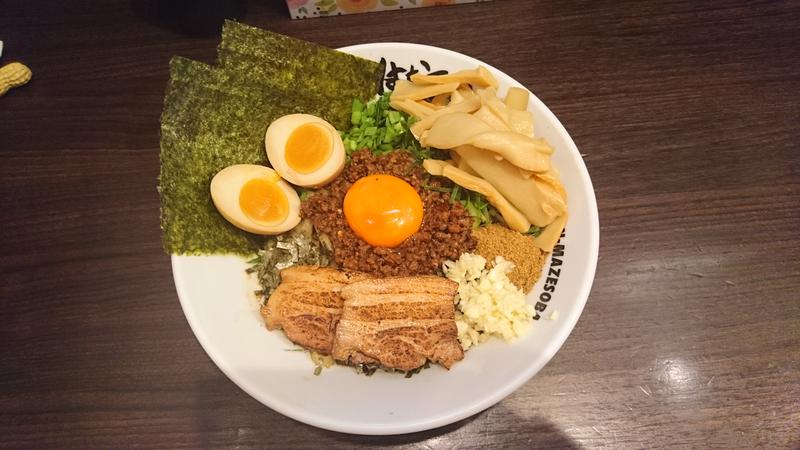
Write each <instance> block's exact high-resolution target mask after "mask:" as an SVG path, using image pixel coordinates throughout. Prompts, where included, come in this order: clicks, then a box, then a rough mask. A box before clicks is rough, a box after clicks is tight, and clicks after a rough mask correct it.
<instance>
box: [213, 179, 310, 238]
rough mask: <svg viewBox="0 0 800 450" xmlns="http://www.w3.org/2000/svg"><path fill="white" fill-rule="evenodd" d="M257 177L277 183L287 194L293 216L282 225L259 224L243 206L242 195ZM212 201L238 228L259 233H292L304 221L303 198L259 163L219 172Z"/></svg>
mask: <svg viewBox="0 0 800 450" xmlns="http://www.w3.org/2000/svg"><path fill="white" fill-rule="evenodd" d="M254 178H267V179H270V180H274V181H275V183H276V184H277V185H278V187H279V188H280V189H281V191H282V192H283V193H284V195H286V199H287V200H288V203H289V214H288V215H287V216H286V218H285V219H283V221H281V222H277V223H262V222H256V221H254V220H252V219H250V218H249V217H247V214H245V213H244V211H242V209H241V207H240V206H239V193H240V192H241V190H242V187H243V186H244V185H245V183H247V182H248V181H250V180H252V179H254ZM211 200H213V202H214V206H216V207H217V211H219V213H220V214H222V217H224V218H225V219H226V220H227V221H228V222H230V223H232V224H233V225H234V226H236V227H237V228H240V229H242V230H245V231H249V232H250V233H255V234H279V233H283V232H285V231H289V230H291V229H292V228H294V227H295V226H296V225H297V224H298V223H299V222H300V197H298V196H297V192H295V190H294V189H293V188H292V187H291V186H290V185H289V184H288V183H287V182H285V181H283V180H281V179H280V176H279V175H278V174H277V173H276V172H275V171H274V170H272V169H270V168H268V167H264V166H259V165H255V164H237V165H233V166H229V167H226V168H224V169H222V170H221V171H219V173H217V174H216V175H214V178H212V179H211Z"/></svg>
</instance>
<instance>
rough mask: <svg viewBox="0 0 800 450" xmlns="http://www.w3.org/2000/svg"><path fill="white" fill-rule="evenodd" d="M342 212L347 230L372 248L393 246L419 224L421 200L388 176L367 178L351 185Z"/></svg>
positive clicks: (412, 190)
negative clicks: (348, 227) (350, 230)
mask: <svg viewBox="0 0 800 450" xmlns="http://www.w3.org/2000/svg"><path fill="white" fill-rule="evenodd" d="M343 210H344V217H345V220H347V224H348V225H350V229H352V230H353V232H354V233H355V234H356V235H357V236H358V237H360V238H361V239H363V240H364V241H366V242H367V243H368V244H371V245H374V246H376V247H397V246H398V245H400V244H402V243H403V241H405V240H406V239H408V238H409V237H410V236H411V235H412V234H414V233H416V232H417V230H419V227H420V226H421V225H422V213H423V208H422V199H421V198H420V197H419V194H417V191H416V190H415V189H414V188H413V187H412V186H411V185H410V184H408V183H407V182H405V181H404V180H402V179H400V178H397V177H395V176H392V175H369V176H366V177H363V178H361V179H359V180H358V181H356V182H355V183H353V185H352V186H350V189H348V190H347V193H346V194H345V196H344V208H343Z"/></svg>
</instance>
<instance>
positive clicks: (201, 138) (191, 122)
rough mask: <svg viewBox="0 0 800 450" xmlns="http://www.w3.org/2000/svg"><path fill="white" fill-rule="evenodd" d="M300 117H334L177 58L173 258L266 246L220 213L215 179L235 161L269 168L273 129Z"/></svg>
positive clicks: (170, 146) (165, 192)
mask: <svg viewBox="0 0 800 450" xmlns="http://www.w3.org/2000/svg"><path fill="white" fill-rule="evenodd" d="M300 112H302V113H308V114H314V115H317V116H320V117H324V118H326V119H327V120H334V119H335V118H334V117H332V116H330V111H329V110H328V108H327V107H326V105H324V104H321V103H320V102H319V99H317V98H311V97H309V96H304V95H297V94H293V95H288V94H287V93H286V92H284V91H281V90H277V89H275V88H273V87H271V86H268V85H266V84H262V83H258V82H255V81H254V80H243V79H242V78H241V77H240V76H239V75H238V74H236V73H232V72H229V71H227V70H223V69H220V68H215V67H211V66H208V65H206V64H203V63H200V62H196V61H191V60H188V59H185V58H181V57H175V58H173V59H172V61H170V82H169V84H168V86H167V93H166V96H165V100H164V112H163V114H162V117H161V173H160V177H159V192H160V195H161V223H162V228H163V231H164V233H163V238H164V249H165V251H166V252H167V253H174V254H190V255H192V254H193V255H198V254H238V255H252V254H254V253H255V252H256V251H257V250H258V249H260V248H261V247H262V246H263V238H262V237H261V236H257V235H253V234H250V233H247V232H245V231H242V230H240V229H238V228H236V227H234V226H233V225H231V224H230V223H228V222H227V221H226V220H225V219H224V218H223V217H222V216H221V215H220V214H219V212H217V210H216V208H215V207H214V204H213V202H212V201H211V196H210V194H209V186H210V183H211V178H213V176H214V175H215V174H216V173H217V172H219V171H220V170H222V169H223V168H225V167H227V166H229V165H232V164H263V165H268V161H267V158H266V152H265V150H264V133H265V132H266V129H267V126H268V125H269V124H270V123H271V122H272V121H273V120H275V119H277V118H278V117H280V116H283V115H285V114H292V113H300ZM348 114H349V113H348Z"/></svg>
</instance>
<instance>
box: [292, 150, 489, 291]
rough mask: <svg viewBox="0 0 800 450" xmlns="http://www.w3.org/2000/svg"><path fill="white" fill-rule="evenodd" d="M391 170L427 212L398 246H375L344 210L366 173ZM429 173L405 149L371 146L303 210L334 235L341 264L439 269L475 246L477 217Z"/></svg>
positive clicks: (371, 269) (401, 270)
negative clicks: (377, 150)
mask: <svg viewBox="0 0 800 450" xmlns="http://www.w3.org/2000/svg"><path fill="white" fill-rule="evenodd" d="M375 174H389V175H394V176H396V177H398V178H402V179H403V180H405V181H407V182H408V183H409V184H410V185H411V186H413V187H414V189H416V190H417V193H419V196H420V198H422V203H423V207H424V213H423V214H424V215H423V219H422V226H421V227H420V229H419V231H417V232H416V233H415V234H413V235H412V236H411V237H409V238H408V239H407V240H406V241H405V242H403V243H402V244H400V245H399V246H397V247H395V248H381V247H373V246H371V245H369V244H367V243H366V242H364V241H362V240H361V239H360V238H359V237H358V236H356V235H355V233H353V230H351V229H350V227H349V226H348V225H347V221H346V220H345V218H344V213H343V212H342V204H343V202H344V196H345V194H346V193H347V190H348V189H349V188H350V186H351V185H352V184H353V183H355V182H356V181H357V180H359V179H360V178H362V177H365V176H368V175H375ZM443 183H444V181H442V180H439V179H435V178H432V177H429V176H428V175H427V173H425V171H424V170H423V169H422V168H421V167H419V166H418V165H417V164H416V163H415V162H414V158H413V157H412V156H411V155H410V154H408V153H407V152H404V151H395V152H391V153H388V154H386V155H381V156H376V155H373V154H372V153H371V152H370V151H369V150H366V149H364V150H359V151H357V152H355V153H353V155H352V158H351V160H350V164H349V165H348V166H347V167H345V169H344V171H342V174H341V175H340V176H339V177H338V178H336V180H334V182H333V183H331V184H329V185H328V186H326V187H325V188H323V189H320V190H318V191H317V192H315V193H314V194H313V195H312V196H311V197H310V198H309V199H308V200H306V201H304V202H303V206H302V208H301V213H300V215H301V216H302V217H305V218H308V219H310V220H311V222H312V223H313V224H314V227H315V228H316V229H317V231H318V232H320V233H324V234H326V235H328V237H329V238H330V240H331V243H332V244H333V257H334V260H335V261H336V264H337V265H338V266H339V267H343V268H346V269H351V270H359V271H363V272H367V273H370V274H373V275H376V276H405V275H422V274H436V273H438V272H439V270H440V268H441V265H442V262H443V261H444V260H446V259H451V260H456V259H458V257H459V256H460V255H461V254H462V253H464V252H468V251H472V250H473V249H474V248H475V239H474V238H473V237H472V234H471V229H472V218H471V217H470V216H469V213H468V212H467V211H466V209H464V207H463V206H462V205H461V204H460V203H451V202H450V196H449V195H448V194H446V193H442V192H436V191H434V190H429V189H425V188H423V187H422V186H423V184H425V185H427V186H433V187H441V186H443Z"/></svg>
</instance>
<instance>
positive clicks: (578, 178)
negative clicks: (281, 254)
mask: <svg viewBox="0 0 800 450" xmlns="http://www.w3.org/2000/svg"><path fill="white" fill-rule="evenodd" d="M341 50H343V51H345V52H349V53H352V54H355V55H358V56H362V57H365V58H370V59H374V60H376V61H377V60H380V58H385V59H386V61H387V62H388V64H387V66H388V67H387V72H389V71H391V69H392V67H393V66H392V64H391V63H394V64H395V66H394V67H399V68H403V69H406V70H409V69H411V66H412V65H413V67H414V68H415V69H417V70H420V71H422V72H426V71H428V69H427V68H426V67H425V66H426V65H427V66H429V68H430V69H429V70H430V71H435V70H439V69H446V70H448V71H451V72H452V71H456V70H460V69H470V68H474V67H475V66H476V65H478V64H483V65H484V66H486V67H487V68H488V69H489V70H491V71H492V73H494V75H495V76H496V77H497V79H498V80H499V81H500V90H499V91H500V94H501V95H503V94H504V93H505V91H506V90H507V89H508V87H509V86H520V87H522V85H520V84H519V83H517V82H516V81H514V80H513V79H511V78H510V77H509V76H507V75H506V74H504V73H503V72H501V71H499V70H497V69H495V68H493V67H491V66H489V65H488V64H485V63H483V62H481V61H478V60H476V59H474V58H470V57H468V56H465V55H462V54H459V53H455V52H452V51H448V50H444V49H440V48H436V47H429V46H423V45H416V44H403V43H379V44H364V45H356V46H352V47H346V48H343V49H341ZM395 73H397V74H399V75H400V76H401V77H403V78H404V77H405V75H406V73H407V72H400V71H395ZM528 107H529V109H530V110H531V111H532V112H533V114H534V120H535V124H536V129H535V131H536V134H537V135H538V136H541V137H544V138H546V139H547V140H548V142H550V144H551V145H552V146H553V147H554V148H555V153H554V155H553V159H552V160H553V163H554V164H555V166H556V167H557V168H558V169H559V170H560V171H561V178H562V182H563V184H564V186H565V187H566V189H567V192H568V197H569V198H568V202H569V205H568V206H569V211H570V217H569V221H568V223H567V226H566V230H565V236H564V237H563V238H562V239H561V242H560V244H561V245H563V249H562V250H561V251H563V255H560V256H558V257H556V258H555V259H554V260H548V262H547V265H546V267H545V273H544V274H543V275H542V278H541V279H540V280H539V283H538V284H537V285H536V286H535V287H534V289H533V291H532V292H531V293H530V294H529V296H528V300H529V302H530V303H532V304H536V303H537V302H540V303H539V305H540V306H539V307H540V308H543V309H544V310H543V311H542V312H541V313H540V315H541V316H542V317H541V319H539V320H538V321H536V322H535V323H534V326H533V327H532V329H531V331H530V332H529V333H528V334H527V335H526V336H525V337H524V338H522V339H520V340H519V341H517V342H515V343H513V344H507V343H505V342H502V341H500V340H493V341H490V342H487V343H485V344H482V345H479V346H478V347H475V348H473V349H471V350H469V351H468V352H467V353H466V355H465V358H464V360H463V361H461V362H459V363H457V364H456V365H455V366H454V367H453V368H452V369H451V370H450V371H447V370H445V369H443V368H441V367H438V366H435V367H432V368H430V369H427V370H423V371H422V372H421V373H419V374H417V375H414V376H413V377H411V378H404V377H403V376H402V375H398V374H389V373H384V372H380V371H379V372H376V373H375V374H374V375H373V376H371V377H366V376H364V375H358V374H356V372H355V371H354V370H353V369H351V368H348V367H343V366H335V367H332V368H330V369H325V370H324V371H323V372H322V374H321V375H320V376H314V374H313V369H314V367H313V364H312V363H311V361H310V359H309V357H308V355H307V354H306V353H304V352H297V351H287V350H289V349H292V348H294V346H293V344H292V343H291V342H289V341H288V340H287V339H286V338H285V337H284V335H283V334H282V333H281V332H269V331H267V330H266V328H265V326H264V324H263V321H262V319H261V317H260V315H259V314H258V307H259V305H258V302H257V300H256V298H255V297H254V296H253V295H252V292H251V291H252V290H253V289H254V288H255V286H254V285H253V281H252V280H249V279H248V277H247V276H246V275H245V272H244V270H245V267H246V264H245V262H244V261H243V260H242V259H239V258H236V257H226V256H210V257H186V256H173V257H172V270H173V273H174V277H175V285H176V288H177V291H178V296H179V298H180V301H181V306H182V307H183V311H184V313H185V314H186V318H187V320H188V321H189V324H190V325H191V327H192V330H193V331H194V334H195V336H197V339H198V341H200V344H201V345H202V346H203V348H204V349H205V351H206V352H207V353H208V355H209V356H210V357H211V359H212V360H213V361H214V362H215V363H216V364H217V366H218V367H219V368H220V369H221V370H222V372H224V373H225V375H227V376H228V377H229V378H230V379H231V380H233V382H234V383H236V384H237V385H238V386H239V387H241V388H242V389H243V390H244V391H245V392H247V393H248V394H250V395H251V396H253V397H254V398H255V399H257V400H258V401H260V402H262V403H263V404H264V405H266V406H268V407H270V408H272V409H274V410H275V411H278V412H280V413H281V414H284V415H286V416H289V417H292V418H294V419H296V420H299V421H301V422H305V423H307V424H310V425H314V426H317V427H321V428H326V429H329V430H334V431H341V432H345V433H358V434H399V433H410V432H415V431H421V430H426V429H431V428H435V427H440V426H443V425H447V424H450V423H452V422H456V421H458V420H460V419H463V418H466V417H469V416H471V415H473V414H476V413H478V412H480V411H482V410H484V409H486V408H488V407H490V406H492V405H493V404H495V403H497V402H499V401H500V400H502V399H503V398H504V397H506V396H507V395H509V394H510V393H512V392H513V391H514V390H515V389H517V388H518V387H520V386H521V385H522V384H524V383H525V382H527V381H528V380H530V379H531V377H533V376H534V375H535V374H536V373H537V372H538V371H539V370H540V369H541V368H542V367H543V366H544V365H545V364H546V363H547V362H548V361H549V360H550V358H552V357H553V355H554V354H555V353H556V351H558V349H559V348H560V347H561V345H562V344H563V343H564V341H565V340H566V338H567V336H568V335H569V333H570V332H571V331H572V328H573V327H574V326H575V323H576V322H577V321H578V317H579V316H580V314H581V311H582V310H583V306H584V304H585V303H586V299H587V297H588V295H589V291H590V289H591V286H592V280H593V278H594V273H595V267H596V265H597V251H598V240H599V225H598V218H597V204H596V202H595V197H594V190H593V188H592V183H591V180H590V179H589V174H588V172H587V171H586V166H585V165H584V163H583V160H582V159H581V156H580V153H579V152H578V149H577V148H576V147H575V144H574V143H573V142H572V139H571V138H570V136H569V134H567V131H566V130H565V129H564V127H563V126H562V125H561V123H560V122H559V121H558V119H556V117H555V116H554V115H553V113H552V112H550V110H549V109H547V107H546V106H545V105H544V104H543V103H542V102H541V101H540V100H539V99H538V98H536V97H535V96H533V95H532V96H531V99H530V102H529V104H528ZM548 277H549V278H550V279H551V280H550V283H551V284H552V283H553V282H554V280H556V281H555V285H554V287H555V289H554V291H552V292H549V291H545V290H544V283H545V280H546V279H547V278H548ZM548 289H550V288H548ZM545 299H546V300H547V301H546V302H544V301H542V300H545ZM554 313H555V314H554ZM554 316H555V317H554Z"/></svg>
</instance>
